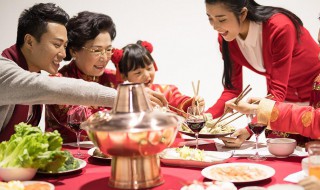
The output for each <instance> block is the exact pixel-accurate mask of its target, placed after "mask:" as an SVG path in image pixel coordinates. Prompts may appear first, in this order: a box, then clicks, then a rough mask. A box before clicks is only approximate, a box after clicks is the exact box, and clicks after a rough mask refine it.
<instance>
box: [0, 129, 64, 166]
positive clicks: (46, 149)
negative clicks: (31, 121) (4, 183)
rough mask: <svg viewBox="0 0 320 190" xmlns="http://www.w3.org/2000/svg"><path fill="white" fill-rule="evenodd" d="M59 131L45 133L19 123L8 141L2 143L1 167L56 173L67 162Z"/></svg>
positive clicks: (0, 145) (0, 144)
mask: <svg viewBox="0 0 320 190" xmlns="http://www.w3.org/2000/svg"><path fill="white" fill-rule="evenodd" d="M61 146H62V138H61V136H60V134H59V133H58V131H53V132H46V133H43V132H42V131H41V129H40V128H39V127H35V126H32V125H28V124H26V123H19V124H18V125H15V133H14V134H13V135H12V136H11V138H10V139H9V140H8V141H3V142H1V143H0V152H1V153H2V154H1V155H0V167H2V168H9V167H16V168H38V169H42V170H49V171H55V170H57V169H58V168H60V167H61V166H62V165H63V163H64V161H65V160H66V152H65V151H61Z"/></svg>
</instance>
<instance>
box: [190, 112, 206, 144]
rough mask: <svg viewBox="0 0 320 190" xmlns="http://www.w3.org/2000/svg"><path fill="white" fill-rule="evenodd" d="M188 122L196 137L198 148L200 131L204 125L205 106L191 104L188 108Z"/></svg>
mask: <svg viewBox="0 0 320 190" xmlns="http://www.w3.org/2000/svg"><path fill="white" fill-rule="evenodd" d="M186 123H187V125H188V127H189V128H190V129H191V130H192V131H193V132H194V134H195V137H196V149H198V139H199V132H200V131H201V129H202V128H203V127H204V124H205V119H204V116H203V108H200V107H198V106H190V107H188V109H187V119H186Z"/></svg>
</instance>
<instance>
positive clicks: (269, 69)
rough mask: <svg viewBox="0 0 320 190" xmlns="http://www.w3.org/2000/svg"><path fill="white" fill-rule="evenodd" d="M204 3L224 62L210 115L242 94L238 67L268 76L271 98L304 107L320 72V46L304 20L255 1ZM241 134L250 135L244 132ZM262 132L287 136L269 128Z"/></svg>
mask: <svg viewBox="0 0 320 190" xmlns="http://www.w3.org/2000/svg"><path fill="white" fill-rule="evenodd" d="M205 2H206V12H207V15H208V18H209V22H210V24H211V25H212V27H213V29H214V30H216V31H217V32H218V33H219V37H218V40H219V43H220V49H221V52H222V55H223V60H224V74H223V85H224V91H223V92H222V94H221V97H220V98H219V99H218V101H217V102H216V103H215V104H214V105H213V106H212V107H211V108H209V109H208V110H207V112H209V113H211V114H212V116H213V118H217V117H220V116H221V115H222V113H223V111H224V104H225V102H226V101H228V100H231V99H232V98H235V97H237V96H238V95H239V94H240V92H241V91H242V87H243V84H242V67H247V68H248V69H250V70H252V71H254V72H256V73H258V74H261V75H263V76H265V77H266V81H267V91H268V92H267V94H272V95H273V97H274V100H275V101H280V102H282V101H287V102H295V103H298V102H300V103H304V104H306V105H307V104H308V102H309V101H310V94H311V86H312V84H313V81H314V79H315V78H316V77H317V75H318V74H319V73H320V61H319V59H318V54H319V47H318V45H317V43H316V42H315V41H314V40H313V38H312V37H311V35H310V34H309V32H308V31H307V29H306V28H304V27H303V23H302V21H301V20H300V19H299V18H298V17H297V16H296V15H295V14H293V13H292V12H290V11H288V10H286V9H283V8H279V7H270V6H262V5H259V4H258V3H256V2H255V1H254V0H206V1H205ZM242 132H243V133H241V135H243V136H246V137H249V136H250V134H249V133H248V132H247V131H246V130H242ZM266 134H267V135H268V137H283V136H288V135H290V134H288V133H279V132H277V131H269V130H266ZM294 136H295V135H294ZM295 138H300V137H299V136H297V137H295ZM305 140H308V139H303V138H301V141H305Z"/></svg>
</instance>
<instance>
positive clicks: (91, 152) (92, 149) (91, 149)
mask: <svg viewBox="0 0 320 190" xmlns="http://www.w3.org/2000/svg"><path fill="white" fill-rule="evenodd" d="M96 148H97V147H93V148H90V149H89V150H88V154H89V155H90V156H92V157H94V158H99V159H103V160H111V159H112V157H108V158H105V157H101V156H97V155H93V152H94V151H95V150H96Z"/></svg>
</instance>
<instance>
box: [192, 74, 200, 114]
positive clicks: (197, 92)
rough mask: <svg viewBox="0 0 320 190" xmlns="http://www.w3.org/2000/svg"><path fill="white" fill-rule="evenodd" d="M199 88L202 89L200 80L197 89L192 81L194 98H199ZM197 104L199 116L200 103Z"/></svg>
mask: <svg viewBox="0 0 320 190" xmlns="http://www.w3.org/2000/svg"><path fill="white" fill-rule="evenodd" d="M199 88H200V80H198V84H197V88H196V87H195V86H194V83H193V81H192V89H193V94H194V97H197V96H198V94H199ZM195 104H196V108H197V111H198V114H200V108H199V102H198V101H196V102H195ZM193 115H195V114H194V113H193Z"/></svg>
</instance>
